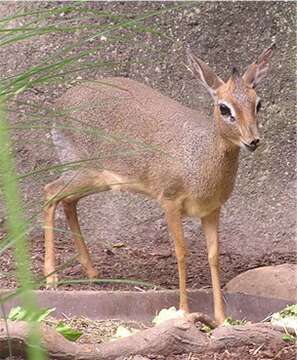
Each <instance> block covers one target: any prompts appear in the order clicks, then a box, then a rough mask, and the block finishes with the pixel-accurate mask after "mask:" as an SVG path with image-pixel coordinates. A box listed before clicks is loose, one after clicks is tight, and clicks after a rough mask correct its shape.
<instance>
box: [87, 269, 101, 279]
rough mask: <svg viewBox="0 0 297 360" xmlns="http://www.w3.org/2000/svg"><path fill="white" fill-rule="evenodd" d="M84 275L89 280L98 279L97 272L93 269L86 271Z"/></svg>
mask: <svg viewBox="0 0 297 360" xmlns="http://www.w3.org/2000/svg"><path fill="white" fill-rule="evenodd" d="M86 275H87V277H88V278H89V279H97V278H98V277H99V272H98V271H97V270H95V269H89V270H86Z"/></svg>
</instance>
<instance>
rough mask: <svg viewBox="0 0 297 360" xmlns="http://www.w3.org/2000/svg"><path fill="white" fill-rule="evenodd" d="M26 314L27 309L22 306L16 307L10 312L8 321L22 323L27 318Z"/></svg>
mask: <svg viewBox="0 0 297 360" xmlns="http://www.w3.org/2000/svg"><path fill="white" fill-rule="evenodd" d="M26 313H27V312H26V310H25V309H23V308H21V307H20V306H16V307H14V308H12V309H11V310H10V312H9V314H8V316H7V319H8V320H11V321H21V320H24V318H25V317H26Z"/></svg>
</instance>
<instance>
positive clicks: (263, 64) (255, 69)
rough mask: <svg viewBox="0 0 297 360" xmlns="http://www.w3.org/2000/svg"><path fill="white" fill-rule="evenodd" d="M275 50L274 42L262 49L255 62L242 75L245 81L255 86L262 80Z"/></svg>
mask: <svg viewBox="0 0 297 360" xmlns="http://www.w3.org/2000/svg"><path fill="white" fill-rule="evenodd" d="M274 50H275V44H272V45H271V46H270V47H269V48H268V49H266V50H264V51H263V52H262V54H261V55H260V56H259V58H258V59H257V61H256V62H254V63H252V64H251V65H250V66H249V67H248V68H247V70H246V72H245V73H244V75H243V79H244V81H245V82H246V83H248V84H251V85H252V86H253V87H256V86H257V85H258V84H259V82H260V81H262V80H263V79H264V78H265V76H266V75H267V72H268V70H269V68H270V64H269V61H270V59H271V57H272V55H273V52H274Z"/></svg>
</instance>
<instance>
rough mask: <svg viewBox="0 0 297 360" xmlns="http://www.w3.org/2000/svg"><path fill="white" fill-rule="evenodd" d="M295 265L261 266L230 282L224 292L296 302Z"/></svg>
mask: <svg viewBox="0 0 297 360" xmlns="http://www.w3.org/2000/svg"><path fill="white" fill-rule="evenodd" d="M296 280H297V265H295V264H282V265H276V266H263V267H260V268H257V269H252V270H249V271H246V272H244V273H242V274H240V275H238V276H236V277H235V278H234V279H232V280H230V281H229V282H228V283H227V285H226V286H225V288H224V290H225V291H228V292H240V293H244V294H250V295H259V296H265V297H274V298H279V299H285V300H288V301H293V302H297V281H296Z"/></svg>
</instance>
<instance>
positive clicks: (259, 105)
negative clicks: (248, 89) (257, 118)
mask: <svg viewBox="0 0 297 360" xmlns="http://www.w3.org/2000/svg"><path fill="white" fill-rule="evenodd" d="M261 108H262V102H261V101H258V104H257V107H256V111H257V112H259V111H260V110H261Z"/></svg>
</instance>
